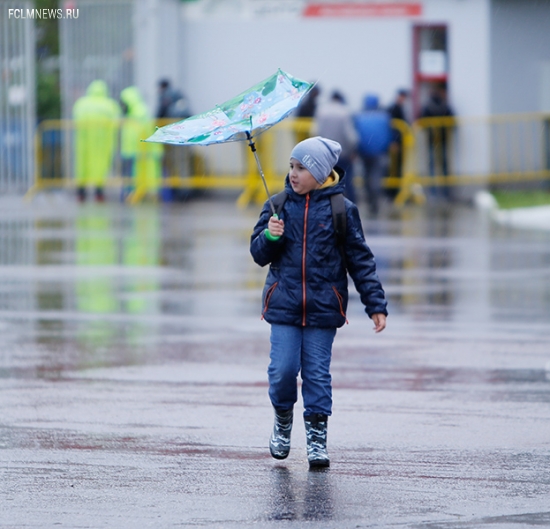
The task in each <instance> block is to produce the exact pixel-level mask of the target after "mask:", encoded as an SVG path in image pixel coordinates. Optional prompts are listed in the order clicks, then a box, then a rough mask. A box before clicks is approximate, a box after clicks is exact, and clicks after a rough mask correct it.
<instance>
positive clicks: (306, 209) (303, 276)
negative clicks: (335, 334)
mask: <svg viewBox="0 0 550 529" xmlns="http://www.w3.org/2000/svg"><path fill="white" fill-rule="evenodd" d="M308 211H309V193H308V194H307V195H306V208H305V210H304V241H303V243H302V304H303V308H302V327H305V326H306V249H307V248H306V234H307V214H308Z"/></svg>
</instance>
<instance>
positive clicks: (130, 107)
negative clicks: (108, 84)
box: [120, 86, 163, 199]
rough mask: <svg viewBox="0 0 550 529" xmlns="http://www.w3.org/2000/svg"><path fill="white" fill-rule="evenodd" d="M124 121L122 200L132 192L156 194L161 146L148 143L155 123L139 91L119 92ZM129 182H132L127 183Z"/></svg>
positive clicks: (121, 151) (134, 88) (128, 89)
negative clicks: (146, 139) (144, 140)
mask: <svg viewBox="0 0 550 529" xmlns="http://www.w3.org/2000/svg"><path fill="white" fill-rule="evenodd" d="M120 103H121V106H122V108H123V114H124V121H123V123H122V130H121V136H120V156H121V158H122V175H123V176H124V178H125V184H124V186H123V192H122V197H121V198H122V199H125V198H126V197H127V196H128V195H129V193H131V192H132V191H133V190H136V189H138V188H139V189H140V190H141V191H142V192H156V191H157V190H158V187H159V184H160V176H161V175H160V173H161V166H160V160H161V157H162V152H163V149H162V145H161V144H159V143H145V142H143V141H141V140H143V139H145V138H147V137H148V136H150V135H151V134H152V132H153V131H154V126H153V121H152V119H151V117H150V115H149V111H148V110H147V106H146V104H145V102H144V101H143V99H142V97H141V94H140V93H139V90H138V89H137V88H136V87H135V86H129V87H128V88H125V89H124V90H122V92H121V93H120ZM128 180H130V182H128Z"/></svg>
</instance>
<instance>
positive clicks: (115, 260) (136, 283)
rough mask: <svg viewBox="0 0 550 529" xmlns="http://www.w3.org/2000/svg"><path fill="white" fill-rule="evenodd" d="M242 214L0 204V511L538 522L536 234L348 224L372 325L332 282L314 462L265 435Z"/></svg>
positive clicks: (87, 520) (116, 523) (541, 330)
mask: <svg viewBox="0 0 550 529" xmlns="http://www.w3.org/2000/svg"><path fill="white" fill-rule="evenodd" d="M257 214H258V211H257V209H255V208H251V209H249V210H245V211H241V210H238V209H237V208H236V207H235V205H234V203H233V202H232V201H226V200H220V199H217V200H195V201H189V202H188V203H184V204H173V205H166V204H142V205H140V206H138V207H135V208H129V207H125V206H122V205H120V204H114V203H107V204H86V205H80V206H79V205H76V204H73V203H72V202H70V201H69V200H67V199H64V198H63V197H56V196H52V197H49V198H42V199H37V200H36V201H35V202H34V203H33V204H31V205H24V204H22V203H15V204H12V203H8V202H2V207H1V208H0V358H1V364H0V398H1V402H2V409H3V412H2V416H3V417H2V420H1V421H0V465H1V467H2V475H3V478H2V483H3V485H2V487H1V488H0V490H1V491H2V494H3V500H5V501H3V504H4V505H5V506H6V508H5V509H4V513H2V514H0V525H2V526H7V527H9V526H12V527H22V526H25V527H44V526H48V527H49V526H53V525H56V524H62V525H65V526H69V527H76V526H81V527H99V526H110V527H118V528H125V527H132V528H134V527H155V528H156V527H165V526H171V525H176V526H177V525H183V526H205V527H235V528H237V527H246V526H254V527H279V526H280V525H281V524H285V527H292V528H294V527H303V526H304V524H306V525H307V526H312V527H317V526H319V527H329V528H341V527H367V526H369V527H387V526H392V525H403V526H406V527H434V528H435V527H445V528H453V527H457V528H460V527H479V526H483V525H489V526H492V527H508V526H518V527H519V526H531V525H548V523H550V522H549V520H550V518H549V517H550V514H549V513H548V508H547V498H548V494H549V493H550V479H549V478H548V472H547V470H546V469H547V468H548V462H549V460H550V451H549V450H550V445H549V444H548V443H549V441H548V439H550V411H549V408H548V403H549V402H550V364H549V362H550V325H549V322H550V281H549V280H550V266H549V265H550V231H548V232H544V231H529V230H514V229H512V228H510V227H503V226H499V225H496V224H493V223H492V222H491V221H490V219H488V218H487V217H486V216H484V215H483V214H481V213H478V212H476V211H475V210H472V209H470V208H468V207H466V206H457V207H452V208H447V209H440V210H436V209H431V210H430V209H421V208H416V207H410V208H405V209H404V210H403V211H400V212H392V213H391V214H388V215H387V216H385V217H383V218H380V219H378V220H365V221H364V227H365V232H366V235H367V240H368V242H369V244H370V246H371V248H372V249H373V252H374V254H375V255H376V259H377V263H378V268H379V273H380V276H381V278H382V281H383V284H384V287H385V289H386V292H387V295H388V298H389V303H390V305H389V310H390V318H389V320H388V324H389V325H388V329H387V330H386V331H385V332H384V333H382V334H381V335H377V336H375V335H374V334H373V333H372V331H371V327H372V324H371V322H370V321H369V320H368V319H367V318H366V316H365V314H364V312H363V309H362V307H361V305H360V303H359V299H358V296H357V294H356V293H355V292H354V291H353V290H352V294H351V296H350V306H349V310H348V319H349V320H350V324H349V325H346V326H345V327H344V328H342V329H341V330H340V331H339V333H338V336H337V338H336V341H335V347H334V358H333V382H334V398H335V411H334V415H333V417H331V419H330V421H329V452H330V454H331V460H332V466H331V468H330V469H329V470H328V471H325V472H316V473H313V472H308V471H307V463H306V461H305V436H304V432H303V431H302V430H303V426H302V425H301V424H300V421H296V426H295V429H294V431H293V440H292V446H293V448H292V451H291V454H290V456H289V458H288V460H285V462H284V464H281V463H280V462H276V461H274V460H272V459H271V458H270V457H269V454H268V452H267V448H266V442H267V437H268V435H269V430H270V424H271V419H272V417H271V410H270V406H269V403H268V399H267V383H266V374H265V371H266V367H267V348H268V342H269V338H268V326H267V325H266V324H265V322H262V321H261V320H260V303H261V300H260V294H261V288H262V286H263V280H264V277H265V273H266V270H265V269H260V268H259V267H257V266H256V265H255V264H254V263H253V262H252V259H251V258H250V256H249V253H248V240H249V236H250V232H251V229H252V227H253V225H254V223H255V220H256V217H257ZM299 411H300V412H301V410H299ZM98 505H102V508H101V512H98V507H97V506H98Z"/></svg>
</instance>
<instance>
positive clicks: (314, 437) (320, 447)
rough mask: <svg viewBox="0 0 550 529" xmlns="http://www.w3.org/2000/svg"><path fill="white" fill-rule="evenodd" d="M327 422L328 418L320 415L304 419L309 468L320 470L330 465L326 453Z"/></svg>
mask: <svg viewBox="0 0 550 529" xmlns="http://www.w3.org/2000/svg"><path fill="white" fill-rule="evenodd" d="M327 420H328V417H327V416H326V415H321V414H320V413H316V414H313V415H308V416H307V417H304V423H305V425H306V441H307V460H308V461H309V468H321V467H328V466H329V465H330V460H329V458H328V453H327Z"/></svg>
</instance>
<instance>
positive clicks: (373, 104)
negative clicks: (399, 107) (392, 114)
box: [363, 94, 379, 110]
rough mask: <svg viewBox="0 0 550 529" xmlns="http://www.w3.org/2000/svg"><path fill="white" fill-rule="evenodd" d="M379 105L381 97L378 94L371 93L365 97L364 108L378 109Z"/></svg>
mask: <svg viewBox="0 0 550 529" xmlns="http://www.w3.org/2000/svg"><path fill="white" fill-rule="evenodd" d="M378 105H379V99H378V96H377V95H374V94H369V95H367V96H365V99H363V109H364V110H377V109H378Z"/></svg>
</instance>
